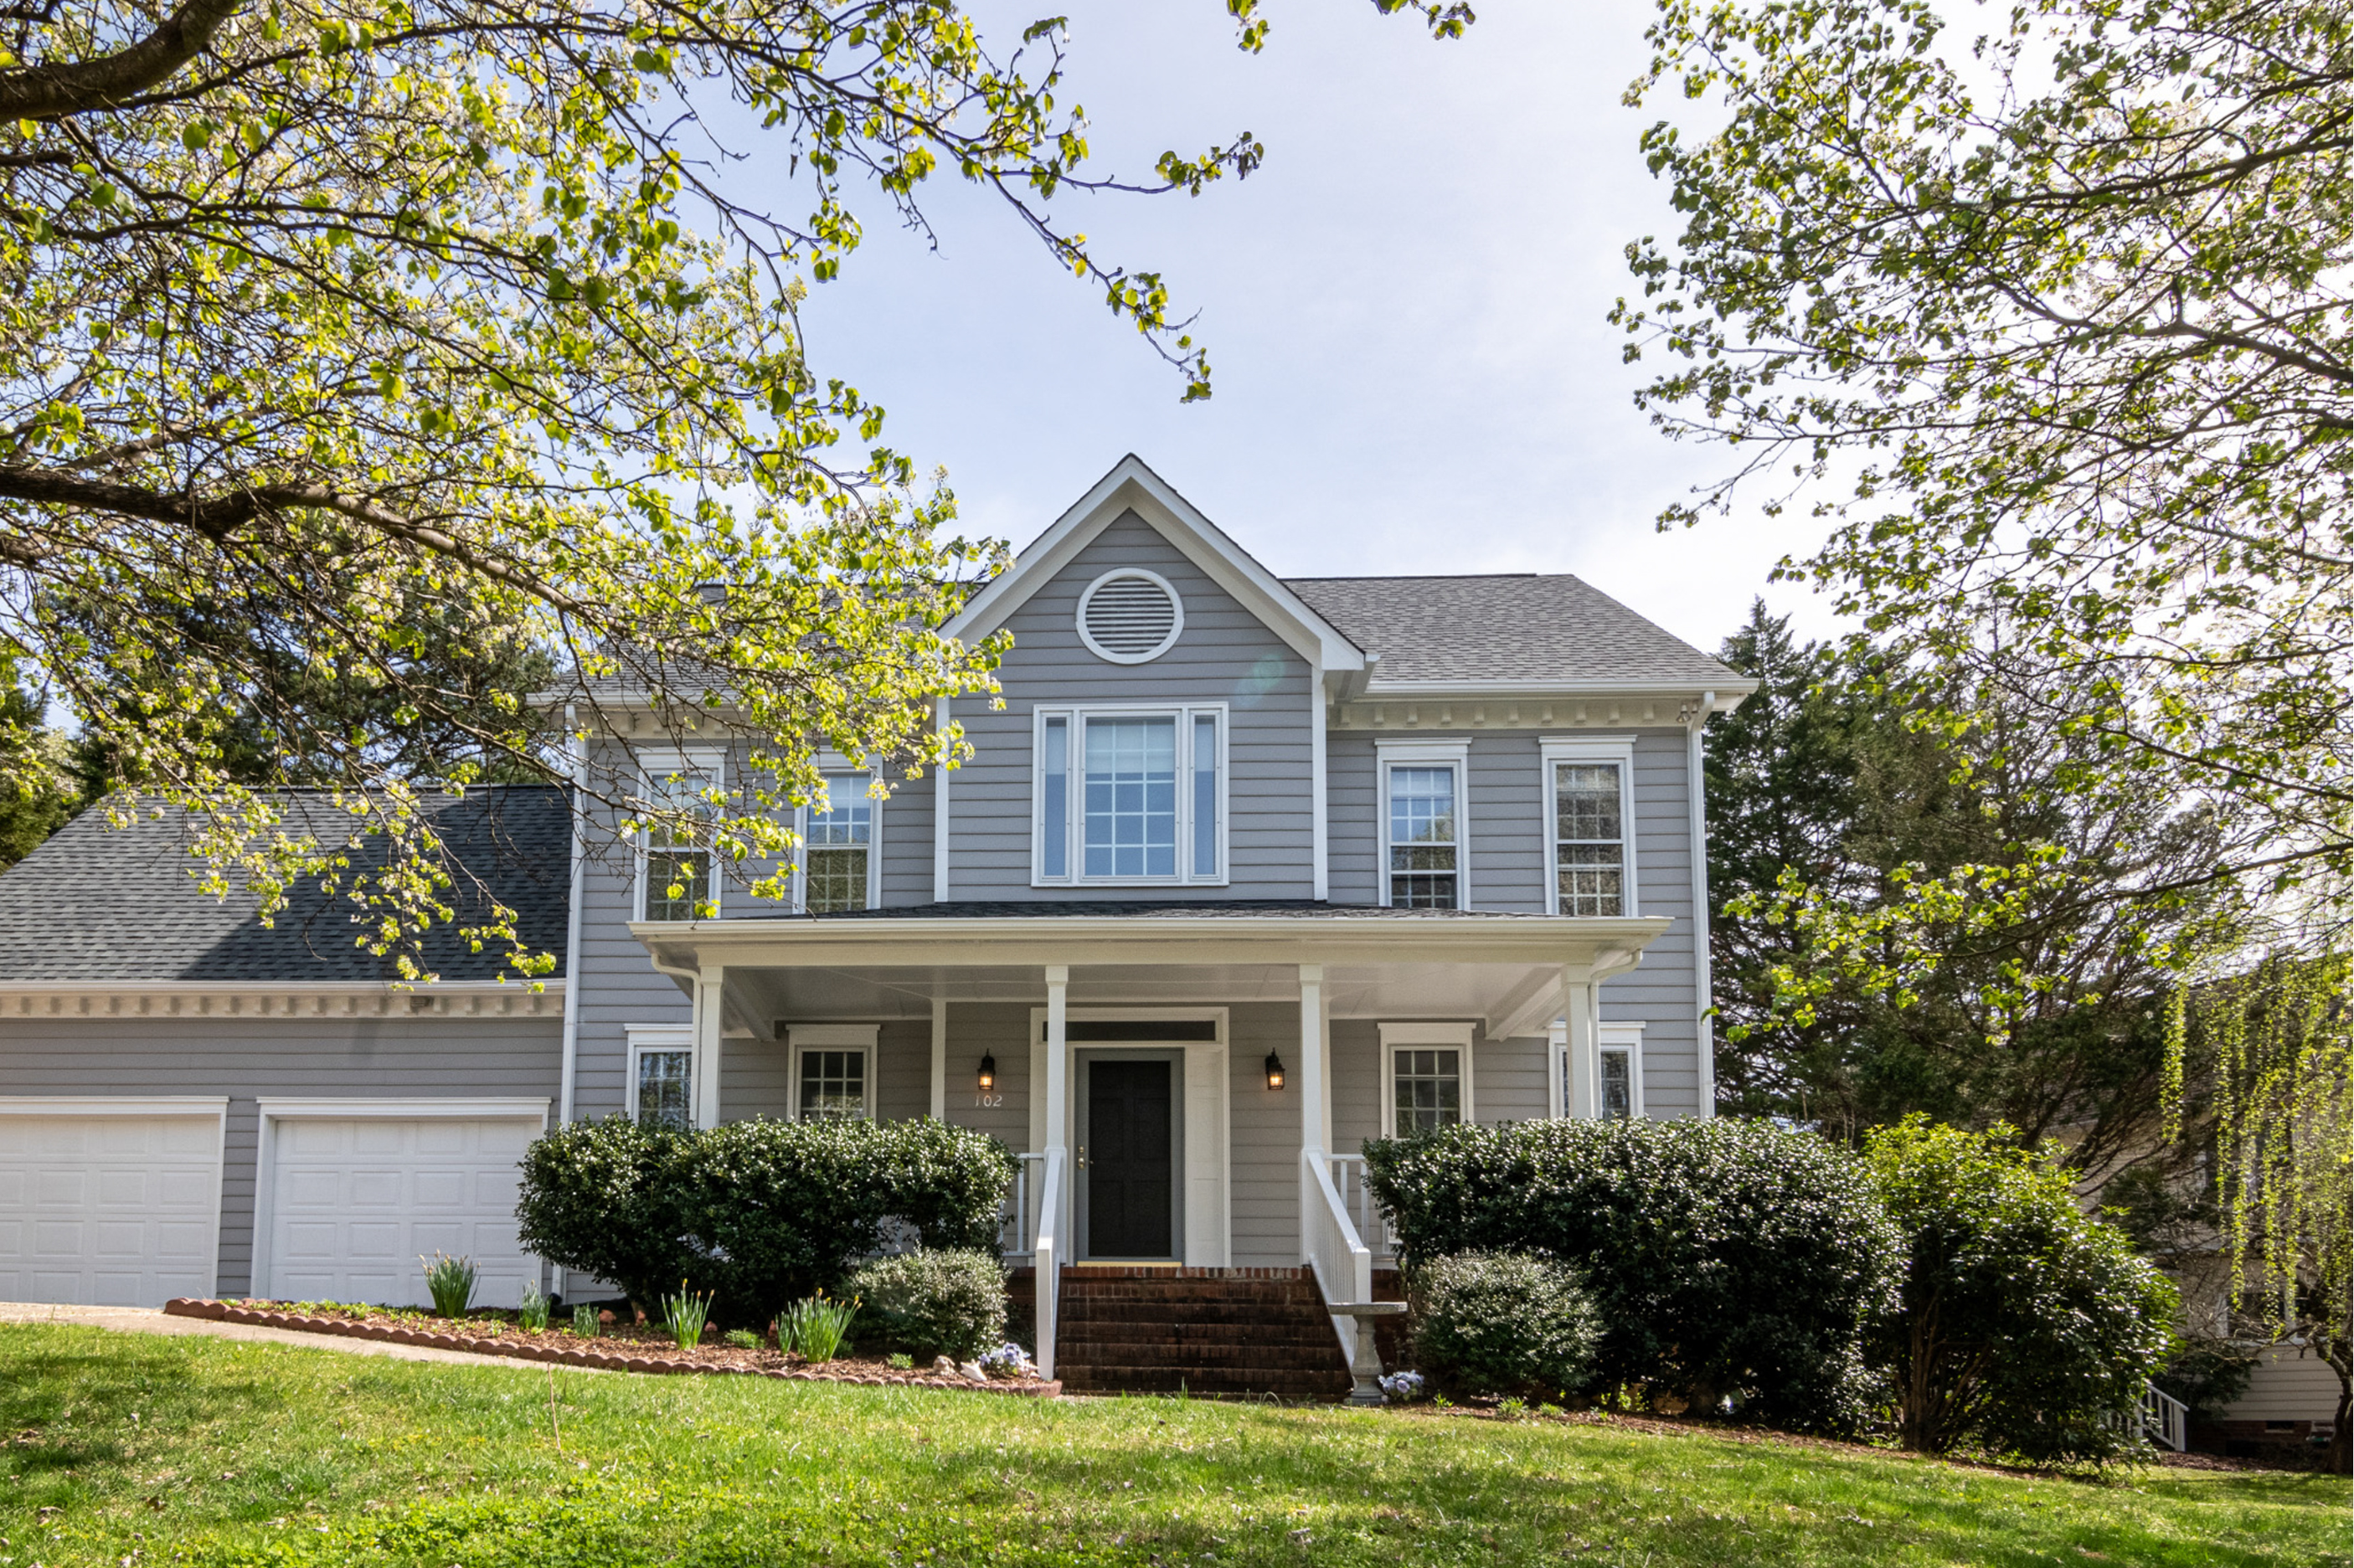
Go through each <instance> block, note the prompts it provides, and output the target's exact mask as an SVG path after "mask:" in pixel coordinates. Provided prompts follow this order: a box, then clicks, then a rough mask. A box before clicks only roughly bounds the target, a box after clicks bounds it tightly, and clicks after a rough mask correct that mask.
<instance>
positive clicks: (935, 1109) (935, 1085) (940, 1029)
mask: <svg viewBox="0 0 2354 1568" xmlns="http://www.w3.org/2000/svg"><path fill="white" fill-rule="evenodd" d="M932 1119H933V1120H934V1121H946V1120H948V1119H949V1004H948V1001H947V999H945V998H943V997H938V996H936V997H934V998H932Z"/></svg>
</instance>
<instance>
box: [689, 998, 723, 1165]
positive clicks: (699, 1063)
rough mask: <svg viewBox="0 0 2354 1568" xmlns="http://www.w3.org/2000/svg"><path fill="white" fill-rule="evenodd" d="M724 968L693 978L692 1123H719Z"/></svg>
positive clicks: (690, 1072) (713, 1124)
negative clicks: (693, 1106)
mask: <svg viewBox="0 0 2354 1568" xmlns="http://www.w3.org/2000/svg"><path fill="white" fill-rule="evenodd" d="M726 986H727V971H726V969H724V968H722V969H704V970H701V971H699V972H698V973H697V974H696V975H695V1044H694V1049H693V1051H692V1052H691V1053H690V1054H689V1055H688V1057H687V1077H688V1082H689V1085H690V1086H691V1087H692V1089H693V1091H694V1095H695V1126H697V1127H717V1126H718V1125H719V1032H720V1027H721V1024H722V1022H723V1019H724V1016H725V1014H726V1011H727V1010H726Z"/></svg>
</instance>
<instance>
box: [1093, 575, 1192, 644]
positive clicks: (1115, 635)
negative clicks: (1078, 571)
mask: <svg viewBox="0 0 2354 1568" xmlns="http://www.w3.org/2000/svg"><path fill="white" fill-rule="evenodd" d="M1078 623H1079V641H1082V642H1084V643H1086V644H1087V651H1088V652H1091V653H1093V654H1094V655H1095V656H1096V657H1097V658H1098V659H1105V660H1108V661H1110V662H1112V663H1115V664H1142V663H1146V662H1150V661H1151V660H1154V659H1158V658H1160V657H1161V655H1162V654H1163V653H1166V652H1169V650H1170V649H1172V647H1174V646H1176V643H1177V637H1178V634H1179V633H1180V632H1182V631H1183V630H1185V606H1184V603H1183V601H1182V600H1181V599H1178V597H1177V590H1176V589H1175V588H1171V587H1170V586H1169V580H1168V579H1167V578H1166V577H1161V575H1160V574H1159V573H1157V572H1148V571H1146V570H1144V569H1143V568H1142V567H1122V568H1120V569H1119V570H1118V571H1110V572H1106V573H1105V574H1104V575H1103V576H1101V577H1097V579H1096V580H1095V581H1094V582H1092V583H1089V584H1088V585H1087V592H1085V593H1083V594H1081V595H1080V596H1079V615H1078Z"/></svg>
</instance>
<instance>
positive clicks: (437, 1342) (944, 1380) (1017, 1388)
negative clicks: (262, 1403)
mask: <svg viewBox="0 0 2354 1568" xmlns="http://www.w3.org/2000/svg"><path fill="white" fill-rule="evenodd" d="M164 1312H165V1313H166V1314H168V1315H170V1316H172V1317H175V1318H204V1319H211V1320H213V1321H216V1322H223V1323H252V1324H257V1325H260V1326H261V1327H264V1328H270V1329H292V1330H297V1331H299V1332H302V1333H309V1334H332V1335H336V1336H339V1337H341V1338H343V1339H347V1340H385V1341H386V1342H387V1343H389V1344H395V1345H426V1346H430V1347H431V1348H433V1349H434V1350H439V1351H467V1352H468V1353H470V1354H472V1355H478V1356H505V1357H508V1358H509V1359H511V1360H514V1361H545V1362H553V1363H554V1364H556V1365H557V1366H566V1367H589V1368H593V1369H595V1370H597V1371H599V1372H655V1373H668V1374H672V1375H683V1374H685V1373H690V1372H695V1373H701V1374H704V1375H705V1376H723V1377H769V1378H780V1379H783V1380H786V1381H788V1382H792V1383H857V1384H860V1385H862V1386H864V1387H870V1388H947V1389H961V1390H963V1391H965V1392H966V1393H1004V1394H1013V1395H1015V1396H1017V1397H1026V1398H1031V1399H1054V1398H1056V1397H1059V1396H1060V1395H1061V1393H1062V1392H1063V1385H1062V1383H1061V1382H1060V1380H1057V1381H1055V1382H1053V1383H973V1382H971V1381H970V1380H969V1379H966V1378H949V1377H935V1376H933V1375H932V1374H930V1373H928V1372H904V1373H889V1374H881V1373H875V1374H865V1373H849V1372H812V1371H811V1370H810V1369H809V1368H807V1367H793V1368H785V1367H774V1368H769V1369H767V1370H759V1369H756V1368H752V1367H734V1366H710V1365H705V1364H703V1363H700V1362H696V1361H679V1360H675V1359H673V1358H672V1357H669V1356H645V1355H628V1356H617V1355H612V1354H610V1353H609V1352H606V1351H573V1350H563V1349H559V1348H558V1347H557V1346H555V1345H542V1344H534V1343H532V1342H531V1341H529V1340H507V1339H477V1338H475V1337H474V1336H473V1335H472V1334H441V1333H434V1332H431V1331H429V1330H417V1329H407V1328H399V1327H396V1326H394V1325H392V1324H389V1323H371V1322H367V1321H365V1320H354V1319H346V1318H313V1317H309V1316H307V1315H305V1314H303V1313H301V1312H273V1311H271V1310H270V1309H269V1308H261V1307H241V1306H239V1305H238V1304H236V1303H235V1302H230V1301H208V1300H206V1299H204V1298H201V1297H194V1296H175V1297H174V1298H172V1299H171V1300H169V1301H166V1302H164Z"/></svg>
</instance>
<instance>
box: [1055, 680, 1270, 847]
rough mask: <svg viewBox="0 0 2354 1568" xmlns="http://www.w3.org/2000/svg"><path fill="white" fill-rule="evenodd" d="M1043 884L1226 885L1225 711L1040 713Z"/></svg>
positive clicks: (1111, 709)
mask: <svg viewBox="0 0 2354 1568" xmlns="http://www.w3.org/2000/svg"><path fill="white" fill-rule="evenodd" d="M1034 724H1035V726H1036V736H1035V746H1036V751H1035V756H1036V786H1035V789H1034V800H1035V801H1036V810H1035V814H1034V818H1033V821H1032V843H1033V845H1034V853H1033V856H1032V864H1031V880H1032V882H1033V883H1034V885H1041V886H1055V885H1083V884H1090V883H1092V884H1106V883H1111V884H1120V883H1126V884H1140V883H1141V884H1171V883H1209V884H1218V883H1223V882H1225V880H1226V776H1227V768H1226V708H1225V704H1223V703H1221V704H1217V705H1214V706H1204V707H1087V708H1040V709H1039V710H1037V714H1036V717H1035V719H1034Z"/></svg>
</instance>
